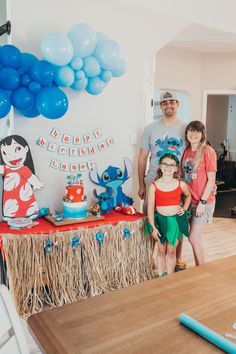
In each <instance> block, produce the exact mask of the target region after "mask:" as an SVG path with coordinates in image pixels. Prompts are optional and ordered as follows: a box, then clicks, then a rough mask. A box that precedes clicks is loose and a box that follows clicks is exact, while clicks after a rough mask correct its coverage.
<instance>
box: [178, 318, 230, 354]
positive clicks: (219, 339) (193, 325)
mask: <svg viewBox="0 0 236 354" xmlns="http://www.w3.org/2000/svg"><path fill="white" fill-rule="evenodd" d="M179 321H180V323H182V324H183V325H185V326H186V327H188V328H190V329H191V330H192V331H194V332H196V333H197V334H199V335H200V336H202V337H203V338H205V339H207V340H208V341H209V342H211V343H213V344H214V345H215V346H217V347H219V348H221V349H223V350H224V351H225V352H226V353H230V354H236V345H235V344H234V343H232V342H230V341H229V340H227V339H226V338H224V337H223V336H221V335H220V334H218V333H216V332H214V331H213V330H212V329H210V328H208V327H206V326H204V325H203V324H201V323H200V322H198V321H196V320H194V319H193V318H192V317H190V316H188V315H186V314H185V313H181V314H180V315H179Z"/></svg>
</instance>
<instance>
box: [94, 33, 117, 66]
mask: <svg viewBox="0 0 236 354" xmlns="http://www.w3.org/2000/svg"><path fill="white" fill-rule="evenodd" d="M93 55H94V56H95V57H96V58H97V59H98V61H99V63H100V65H101V68H103V69H107V70H113V69H115V67H116V66H117V65H118V64H119V62H120V60H121V59H122V50H121V47H120V45H119V44H118V43H117V42H115V41H113V40H112V39H104V40H102V41H100V42H99V43H98V45H97V47H96V50H95V52H94V54H93Z"/></svg>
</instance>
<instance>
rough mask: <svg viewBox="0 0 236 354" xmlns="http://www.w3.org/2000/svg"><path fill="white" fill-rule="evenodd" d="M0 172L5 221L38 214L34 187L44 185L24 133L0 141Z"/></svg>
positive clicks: (37, 187)
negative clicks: (39, 177) (36, 170)
mask: <svg viewBox="0 0 236 354" xmlns="http://www.w3.org/2000/svg"><path fill="white" fill-rule="evenodd" d="M0 174H2V175H3V178H4V182H3V203H2V209H3V218H4V220H7V219H9V218H18V217H30V216H32V215H33V214H35V213H36V212H37V211H38V206H37V203H36V200H35V196H34V192H33V189H34V190H35V189H42V188H43V184H42V183H41V182H40V181H39V179H38V177H36V176H35V174H34V165H33V160H32V156H31V153H30V149H29V146H28V144H27V142H26V141H25V139H24V138H22V137H21V136H19V135H11V136H8V137H6V138H5V139H3V140H2V141H1V142H0ZM32 187H33V189H32Z"/></svg>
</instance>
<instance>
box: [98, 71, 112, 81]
mask: <svg viewBox="0 0 236 354" xmlns="http://www.w3.org/2000/svg"><path fill="white" fill-rule="evenodd" d="M100 78H101V79H102V81H104V82H109V81H110V80H111V78H112V73H111V71H110V70H102V72H101V74H100Z"/></svg>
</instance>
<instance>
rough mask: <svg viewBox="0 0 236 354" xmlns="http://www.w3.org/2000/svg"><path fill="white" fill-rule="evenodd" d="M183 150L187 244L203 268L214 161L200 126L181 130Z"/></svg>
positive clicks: (197, 123) (212, 200)
mask: <svg viewBox="0 0 236 354" xmlns="http://www.w3.org/2000/svg"><path fill="white" fill-rule="evenodd" d="M185 139H186V144H187V145H186V149H185V152H184V154H183V157H182V168H183V171H184V177H185V180H186V182H188V184H189V189H190V192H191V195H192V203H191V209H192V213H193V217H192V220H191V229H190V238H189V240H190V243H191V245H192V248H193V253H194V258H195V263H196V265H197V266H198V265H201V264H204V250H203V245H202V233H203V230H204V227H205V225H206V224H209V223H211V222H212V219H213V213H214V209H215V178H216V170H217V167H216V166H217V157H216V153H215V151H214V150H213V149H212V147H211V146H209V145H208V144H207V142H206V129H205V126H204V124H203V123H202V122H200V121H197V120H195V121H192V122H190V123H189V124H188V125H187V127H186V130H185Z"/></svg>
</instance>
